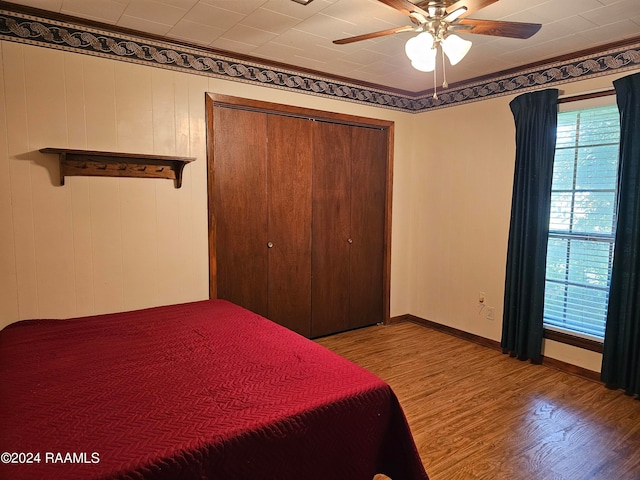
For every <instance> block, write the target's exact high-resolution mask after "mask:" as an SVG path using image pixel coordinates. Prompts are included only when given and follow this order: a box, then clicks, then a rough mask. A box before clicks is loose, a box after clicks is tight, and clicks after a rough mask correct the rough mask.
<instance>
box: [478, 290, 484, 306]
mask: <svg viewBox="0 0 640 480" xmlns="http://www.w3.org/2000/svg"><path fill="white" fill-rule="evenodd" d="M478 303H479V304H480V305H483V304H484V292H480V293H478Z"/></svg>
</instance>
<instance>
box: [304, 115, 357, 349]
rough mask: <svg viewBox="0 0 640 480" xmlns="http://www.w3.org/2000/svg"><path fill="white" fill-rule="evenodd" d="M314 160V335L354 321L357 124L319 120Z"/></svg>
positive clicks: (345, 326) (336, 328) (346, 325)
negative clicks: (354, 147)
mask: <svg viewBox="0 0 640 480" xmlns="http://www.w3.org/2000/svg"><path fill="white" fill-rule="evenodd" d="M314 133H315V135H314V159H313V161H314V163H313V250H312V272H313V276H312V297H311V298H312V299H311V303H312V306H313V309H312V320H311V333H312V336H313V337H317V336H321V335H327V334H329V333H334V332H339V331H341V330H346V329H347V328H349V327H348V324H349V247H350V245H351V244H350V243H349V240H350V228H349V223H350V215H351V214H350V200H349V185H350V184H351V162H350V156H351V152H350V146H351V127H349V126H347V125H340V124H331V123H323V122H316V123H315V132H314Z"/></svg>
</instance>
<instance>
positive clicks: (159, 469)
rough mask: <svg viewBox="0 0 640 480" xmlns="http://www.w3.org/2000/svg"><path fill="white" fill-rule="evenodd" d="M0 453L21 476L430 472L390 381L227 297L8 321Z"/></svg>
mask: <svg viewBox="0 0 640 480" xmlns="http://www.w3.org/2000/svg"><path fill="white" fill-rule="evenodd" d="M2 452H8V454H9V455H10V456H7V454H6V453H3V454H2V457H3V458H2V463H0V478H2V479H12V480H13V479H23V478H33V479H56V478H61V479H73V478H132V479H137V478H153V479H172V480H173V479H181V478H184V479H187V478H188V479H204V478H207V479H216V480H260V479H272V480H276V479H277V480H288V479H290V480H313V479H323V480H327V479H332V480H339V479H344V480H359V479H363V480H364V479H367V480H370V479H371V478H372V477H373V476H374V474H375V473H385V474H387V475H388V476H390V477H391V478H392V479H393V480H413V479H423V480H424V479H426V478H427V476H426V474H425V472H424V469H423V466H422V463H421V461H420V458H419V456H418V454H417V452H416V449H415V445H414V443H413V439H412V437H411V434H410V431H409V428H408V426H407V423H406V420H405V417H404V414H403V413H402V410H401V408H400V405H399V404H398V401H397V399H396V398H395V396H394V394H393V392H392V391H391V389H390V387H389V386H388V385H387V384H386V383H384V382H383V381H382V380H380V379H379V378H378V377H376V376H374V375H373V374H371V373H369V372H367V371H366V370H364V369H362V368H360V367H359V366H357V365H355V364H353V363H351V362H349V361H347V360H345V359H343V358H341V357H339V356H338V355H336V354H334V353H332V352H330V351H328V350H326V349H325V348H323V347H321V346H319V345H317V344H315V343H313V342H311V341H309V340H307V339H305V338H303V337H300V336H298V335H297V334H295V333H293V332H290V331H289V330H286V329H284V328H283V327H280V326H279V325H276V324H274V323H272V322H270V321H268V320H266V319H264V318H262V317H260V316H258V315H255V314H253V313H251V312H248V311H247V310H244V309H242V308H240V307H237V306H235V305H233V304H230V303H228V302H225V301H220V300H210V301H203V302H195V303H188V304H183V305H173V306H167V307H158V308H151V309H146V310H140V311H135V312H125V313H119V314H112V315H102V316H95V317H87V318H79V319H73V320H63V321H60V320H32V321H24V322H18V323H15V324H13V325H10V326H8V327H7V328H5V329H4V330H2V331H1V332H0V453H2ZM18 454H19V455H18ZM36 454H37V455H38V456H37V457H36ZM7 460H9V461H10V462H11V461H14V460H15V461H17V462H24V461H28V460H32V461H34V463H22V464H20V463H5V462H6V461H7ZM35 460H39V463H38V462H36V461H35Z"/></svg>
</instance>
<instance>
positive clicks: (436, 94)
mask: <svg viewBox="0 0 640 480" xmlns="http://www.w3.org/2000/svg"><path fill="white" fill-rule="evenodd" d="M437 82H438V79H437V77H436V68H435V65H434V67H433V99H434V100H437V99H438V92H437V91H436V90H437V88H438V84H437Z"/></svg>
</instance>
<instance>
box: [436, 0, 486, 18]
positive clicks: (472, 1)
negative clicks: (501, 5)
mask: <svg viewBox="0 0 640 480" xmlns="http://www.w3.org/2000/svg"><path fill="white" fill-rule="evenodd" d="M497 1H498V0H460V1H459V2H456V3H454V4H453V5H449V6H448V7H447V14H450V13H453V12H455V11H456V10H458V9H459V8H462V7H464V8H466V9H467V11H466V12H464V13H463V14H462V15H460V16H458V18H464V17H466V16H467V15H471V14H472V13H473V12H477V11H478V10H480V9H481V8H484V7H488V6H489V5H491V4H492V3H496V2H497Z"/></svg>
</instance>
